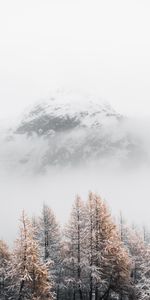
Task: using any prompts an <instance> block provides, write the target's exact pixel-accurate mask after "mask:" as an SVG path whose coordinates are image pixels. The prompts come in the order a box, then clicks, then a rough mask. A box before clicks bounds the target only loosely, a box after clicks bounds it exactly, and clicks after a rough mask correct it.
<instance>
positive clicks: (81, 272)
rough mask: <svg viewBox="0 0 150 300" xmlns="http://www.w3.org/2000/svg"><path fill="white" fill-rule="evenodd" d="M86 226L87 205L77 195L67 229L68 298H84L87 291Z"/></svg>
mask: <svg viewBox="0 0 150 300" xmlns="http://www.w3.org/2000/svg"><path fill="white" fill-rule="evenodd" d="M85 238H86V228H85V206H84V203H83V202H82V200H81V198H80V197H79V196H77V197H76V199H75V202H74V205H73V208H72V211H71V216H70V220H69V222H68V224H67V226H66V229H65V257H64V261H63V267H64V270H65V272H64V277H65V282H66V286H67V290H68V294H67V295H66V299H80V300H82V299H84V298H83V297H84V294H85V293H86V282H85V279H86V272H85V271H86V266H87V260H86V243H85Z"/></svg>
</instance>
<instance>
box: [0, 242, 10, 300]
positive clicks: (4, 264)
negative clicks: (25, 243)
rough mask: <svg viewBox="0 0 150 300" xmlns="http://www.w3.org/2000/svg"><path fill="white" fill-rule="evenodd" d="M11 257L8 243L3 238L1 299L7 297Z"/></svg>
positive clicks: (0, 278)
mask: <svg viewBox="0 0 150 300" xmlns="http://www.w3.org/2000/svg"><path fill="white" fill-rule="evenodd" d="M10 259H11V257H10V252H9V249H8V246H7V244H6V243H5V242H4V241H3V240H0V299H6V297H7V288H8V284H9V283H8V268H9V264H10Z"/></svg>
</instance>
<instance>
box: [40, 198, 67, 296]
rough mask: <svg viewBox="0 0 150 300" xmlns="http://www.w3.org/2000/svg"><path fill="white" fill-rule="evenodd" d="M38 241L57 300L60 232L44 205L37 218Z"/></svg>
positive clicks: (60, 244)
mask: <svg viewBox="0 0 150 300" xmlns="http://www.w3.org/2000/svg"><path fill="white" fill-rule="evenodd" d="M38 239H39V243H40V248H41V253H42V257H43V260H44V262H51V268H50V276H52V277H53V280H54V283H55V284H54V291H55V294H56V296H57V300H58V299H59V296H60V293H61V287H62V284H61V282H62V279H61V278H62V257H61V248H62V241H61V231H60V226H59V224H58V223H57V221H56V218H55V215H54V213H53V211H52V209H51V208H50V207H49V206H47V205H46V204H44V205H43V210H42V215H41V216H40V218H39V227H38Z"/></svg>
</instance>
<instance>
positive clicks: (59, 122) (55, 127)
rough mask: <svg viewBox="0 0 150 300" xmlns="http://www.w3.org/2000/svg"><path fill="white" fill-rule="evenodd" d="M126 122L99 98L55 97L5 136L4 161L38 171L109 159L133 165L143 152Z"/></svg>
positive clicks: (28, 113) (42, 104) (29, 113)
mask: <svg viewBox="0 0 150 300" xmlns="http://www.w3.org/2000/svg"><path fill="white" fill-rule="evenodd" d="M126 123H127V119H126V118H125V117H123V116H121V115H120V114H118V113H117V112H116V111H115V110H114V109H113V108H112V107H111V106H110V105H108V104H105V103H102V102H101V101H100V100H99V99H96V100H95V99H92V98H90V97H89V98H86V99H85V100H84V99H83V98H82V97H80V96H76V97H75V96H70V95H66V96H62V95H61V96H57V97H56V98H50V99H49V100H48V101H46V102H41V103H38V104H36V105H35V106H33V107H32V108H30V109H28V111H26V113H25V114H24V116H23V117H22V119H21V121H19V123H18V124H17V125H16V127H15V128H14V127H13V128H12V129H11V130H10V131H9V135H8V134H7V136H6V138H5V145H4V144H3V147H2V148H1V157H3V156H5V158H6V160H7V162H8V165H12V166H13V167H17V168H18V167H19V168H20V167H21V168H25V169H26V168H27V169H29V170H34V171H36V172H41V171H44V170H46V169H48V168H50V167H52V166H63V167H64V166H65V167H66V166H67V167H68V166H78V165H79V164H83V165H88V164H91V163H96V164H98V163H105V162H108V159H111V162H112V163H117V164H122V163H124V162H125V163H127V162H129V161H132V162H133V160H136V159H137V158H138V159H139V157H140V156H141V155H142V154H141V153H142V149H141V146H140V141H139V140H138V139H137V137H134V135H133V134H132V133H131V132H130V130H128V128H127V126H126ZM2 154H3V155H2Z"/></svg>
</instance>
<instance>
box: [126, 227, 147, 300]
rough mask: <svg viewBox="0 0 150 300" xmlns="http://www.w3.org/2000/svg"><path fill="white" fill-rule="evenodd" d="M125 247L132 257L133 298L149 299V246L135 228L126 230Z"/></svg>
mask: <svg viewBox="0 0 150 300" xmlns="http://www.w3.org/2000/svg"><path fill="white" fill-rule="evenodd" d="M127 247H128V249H129V253H130V256H131V259H132V271H131V277H132V281H133V285H134V289H135V295H136V298H135V299H139V300H149V299H150V246H149V244H147V243H146V242H145V241H144V239H143V236H142V235H141V234H140V233H139V232H138V231H137V230H135V229H132V228H129V227H128V230H127Z"/></svg>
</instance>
